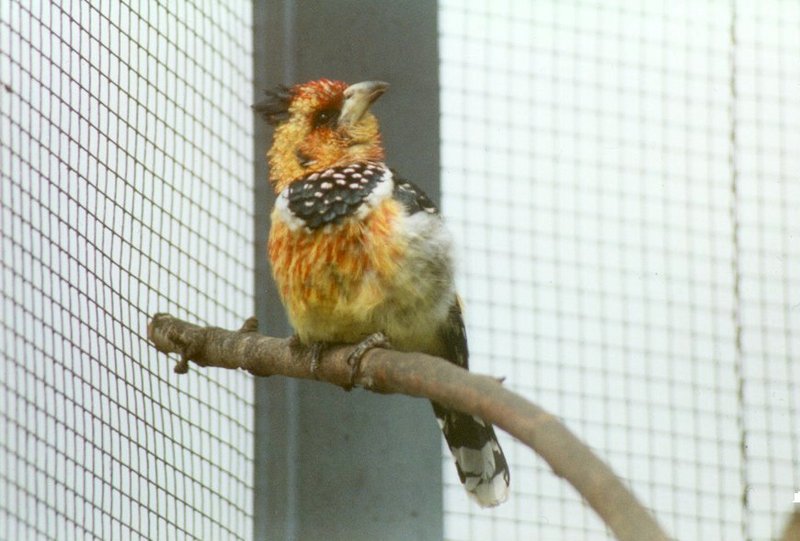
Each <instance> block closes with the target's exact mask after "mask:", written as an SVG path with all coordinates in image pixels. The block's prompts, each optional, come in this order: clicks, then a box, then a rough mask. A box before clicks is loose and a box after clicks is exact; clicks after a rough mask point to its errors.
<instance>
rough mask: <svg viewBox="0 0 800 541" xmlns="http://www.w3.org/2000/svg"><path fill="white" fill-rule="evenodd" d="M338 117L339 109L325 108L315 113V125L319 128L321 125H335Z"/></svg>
mask: <svg viewBox="0 0 800 541" xmlns="http://www.w3.org/2000/svg"><path fill="white" fill-rule="evenodd" d="M338 118H339V110H338V109H323V110H322V111H320V112H318V113H317V114H316V115H314V127H315V128H319V127H320V126H325V125H333V123H335V122H336V120H337V119H338Z"/></svg>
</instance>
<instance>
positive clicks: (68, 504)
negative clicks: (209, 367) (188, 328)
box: [0, 0, 253, 539]
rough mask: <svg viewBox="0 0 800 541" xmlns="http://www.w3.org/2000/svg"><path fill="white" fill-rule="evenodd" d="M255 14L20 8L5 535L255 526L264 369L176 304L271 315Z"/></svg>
mask: <svg viewBox="0 0 800 541" xmlns="http://www.w3.org/2000/svg"><path fill="white" fill-rule="evenodd" d="M250 10H251V7H250V5H249V4H247V3H245V2H239V3H236V2H211V1H207V2H200V3H195V2H166V3H163V2H157V1H145V0H142V1H135V0H134V1H133V2H117V1H107V0H106V1H102V2H90V1H81V0H72V1H64V2H52V3H51V2H46V1H35V0H33V1H32V0H24V1H16V0H6V1H4V2H0V83H2V86H1V87H0V98H1V99H2V115H1V116H0V129H1V130H2V135H1V136H0V162H1V163H2V187H1V190H2V191H1V192H0V193H1V194H2V200H1V201H0V212H1V213H2V214H1V215H0V216H1V217H0V220H1V221H0V228H1V229H2V234H1V235H0V242H1V243H2V246H0V250H2V263H0V265H1V267H0V268H1V269H2V270H1V271H0V290H1V291H2V297H1V299H2V300H0V307H2V322H0V357H1V358H2V376H1V377H0V537H2V538H3V539H39V538H41V539H44V538H51V539H56V538H57V539H78V538H79V539H83V538H90V537H91V538H99V539H132V538H146V539H182V538H196V539H249V538H250V537H251V533H250V532H251V530H252V525H251V500H252V495H251V492H252V481H251V478H252V456H251V454H252V451H251V448H252V433H251V426H252V398H251V381H250V379H249V378H248V377H246V376H245V375H243V374H237V373H229V372H225V371H214V372H213V373H211V372H208V373H205V372H202V371H192V372H190V374H189V375H188V376H182V377H178V376H177V375H175V374H173V373H172V369H171V366H170V364H169V363H168V362H167V361H166V359H165V357H164V356H163V355H161V354H157V353H156V352H155V350H154V349H153V348H152V347H150V346H148V345H147V341H146V324H147V321H148V317H149V316H150V315H152V314H153V313H155V312H158V311H168V312H170V313H173V314H174V315H177V316H179V317H186V318H188V319H190V320H197V321H213V322H214V323H215V324H219V325H227V326H234V327H235V326H236V325H237V324H238V323H239V318H240V317H241V316H246V315H249V314H250V313H251V311H252V267H253V265H252V252H253V250H252V242H251V240H252V211H251V199H252V195H251V193H252V192H251V189H252V180H251V179H252V171H253V156H252V116H251V113H250V110H249V107H248V105H249V103H250V98H251V88H252V87H251V83H252V76H251V70H252V67H251V66H252V57H251V50H252V43H251V42H252V30H251V26H252V24H251V11H250Z"/></svg>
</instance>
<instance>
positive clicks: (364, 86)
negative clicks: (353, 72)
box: [339, 81, 389, 126]
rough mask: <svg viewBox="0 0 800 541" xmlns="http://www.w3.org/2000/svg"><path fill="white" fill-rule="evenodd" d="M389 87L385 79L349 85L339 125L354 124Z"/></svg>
mask: <svg viewBox="0 0 800 541" xmlns="http://www.w3.org/2000/svg"><path fill="white" fill-rule="evenodd" d="M388 88H389V83H384V82H383V81H363V82H361V83H356V84H354V85H350V86H348V87H347V88H346V89H345V91H344V104H343V105H342V112H341V114H340V115H339V125H350V126H352V125H353V124H355V123H356V122H358V121H359V120H361V117H362V116H364V113H366V112H367V109H369V106H370V105H372V104H373V103H374V102H375V100H377V99H378V98H380V97H381V95H382V94H383V93H384V92H386V89H388Z"/></svg>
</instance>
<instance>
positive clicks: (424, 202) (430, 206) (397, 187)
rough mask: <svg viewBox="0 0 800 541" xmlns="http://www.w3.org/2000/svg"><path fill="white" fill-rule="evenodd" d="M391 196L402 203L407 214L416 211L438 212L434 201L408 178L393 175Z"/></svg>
mask: <svg viewBox="0 0 800 541" xmlns="http://www.w3.org/2000/svg"><path fill="white" fill-rule="evenodd" d="M392 197H393V198H394V199H395V200H397V201H399V202H400V203H402V205H403V206H404V207H405V209H406V212H408V214H416V213H417V212H427V213H429V214H439V209H438V208H436V205H435V204H434V202H433V201H431V200H430V198H428V196H427V195H426V194H425V192H423V191H422V190H421V189H420V187H419V186H417V185H416V184H414V183H413V182H411V181H410V180H406V179H404V178H397V177H395V179H394V191H393V192H392Z"/></svg>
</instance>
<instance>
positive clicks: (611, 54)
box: [439, 0, 800, 540]
mask: <svg viewBox="0 0 800 541" xmlns="http://www.w3.org/2000/svg"><path fill="white" fill-rule="evenodd" d="M734 14H735V22H734ZM439 25H440V30H441V35H440V46H441V59H442V64H441V72H440V76H441V85H442V94H441V100H442V102H441V107H442V138H443V141H442V175H443V177H442V182H443V186H442V193H443V202H444V211H445V215H446V217H447V218H448V220H449V224H450V227H451V228H452V229H453V230H454V231H455V233H456V236H457V239H458V247H459V256H460V274H459V283H460V287H461V290H462V293H463V295H464V297H465V302H466V306H467V312H466V314H467V324H468V332H469V337H470V345H471V349H472V359H471V365H472V367H473V369H474V370H477V371H481V372H491V373H492V374H494V375H504V376H507V378H508V379H507V385H509V386H511V387H512V388H514V389H516V390H518V391H520V392H522V393H523V394H524V395H526V396H528V397H529V398H531V399H532V400H534V401H535V402H537V403H539V404H541V405H543V406H544V407H546V408H547V409H549V410H550V411H552V412H554V413H556V414H557V415H559V416H561V417H562V418H563V419H564V420H565V422H566V423H567V424H568V426H569V427H571V428H572V429H573V430H574V431H575V432H576V433H577V434H578V435H579V436H580V437H581V438H582V439H584V441H586V442H587V443H588V444H589V445H591V446H593V447H594V449H596V451H597V452H598V453H599V454H600V455H601V456H602V457H603V458H604V459H606V460H607V461H608V462H609V463H610V464H611V466H612V467H613V469H614V470H615V471H616V472H618V473H619V474H620V475H621V476H622V477H624V478H625V479H626V480H627V481H629V483H630V485H631V487H632V488H633V490H634V491H635V492H636V494H638V495H639V496H640V497H641V499H642V501H643V502H644V503H645V504H646V505H647V506H649V507H651V508H652V509H653V511H654V513H655V514H656V516H657V517H658V519H659V520H660V521H661V522H662V523H663V524H664V525H665V527H666V528H667V529H668V530H669V532H671V534H672V535H674V536H676V538H679V539H687V540H689V539H698V540H704V539H742V538H748V539H770V538H771V537H773V536H775V535H777V533H778V532H779V531H780V530H781V528H782V526H783V523H784V520H785V516H786V514H787V513H788V512H789V511H790V510H791V508H792V495H793V493H794V492H795V491H798V490H800V359H799V358H798V354H799V353H800V309H798V302H800V219H798V217H797V216H798V215H797V212H796V209H797V208H800V207H799V206H798V203H799V202H800V184H798V172H800V168H799V167H798V165H800V163H799V161H798V157H797V152H796V149H797V148H800V146H799V145H800V97H798V93H797V90H798V86H797V84H798V80H800V64H799V63H798V62H797V59H798V58H800V56H799V53H800V37H799V34H800V31H799V30H798V29H800V6H799V5H798V4H796V3H793V2H779V1H770V2H760V3H751V2H740V3H736V5H735V6H733V5H731V4H730V3H728V2H699V3H698V2H670V3H666V4H664V3H661V2H626V1H617V2H610V3H609V2H577V1H576V2H572V1H570V2H556V1H552V2H528V1H525V0H518V1H515V0H506V1H492V2H487V1H470V2H461V1H454V0H443V1H442V2H441V3H440V21H439ZM732 25H733V27H734V29H735V31H734V33H733V36H734V37H732V33H731V28H732ZM504 446H505V447H506V450H507V453H508V454H509V455H510V458H511V461H512V466H511V467H512V487H513V494H512V496H511V499H510V501H509V503H507V504H505V505H504V506H501V507H499V508H498V509H496V510H492V511H481V510H479V509H477V508H476V507H475V506H474V505H472V504H471V503H469V502H468V501H467V499H466V498H465V497H464V494H463V490H462V489H461V488H460V483H458V479H457V478H456V477H455V475H454V472H453V468H452V466H451V464H450V459H449V457H447V454H446V453H445V459H444V472H445V476H446V477H445V478H446V494H445V512H446V517H445V532H446V535H447V538H448V539H453V540H456V539H457V540H461V539H476V540H477V539H504V540H514V539H539V540H561V539H605V538H607V537H608V534H607V532H606V531H605V528H604V527H603V525H602V524H601V523H600V521H599V520H598V519H597V518H596V517H595V516H594V514H593V513H592V512H591V511H590V510H588V509H587V508H586V507H585V506H584V505H583V503H582V502H581V500H580V498H579V496H578V495H577V494H576V493H575V492H574V490H572V488H571V487H569V486H568V485H566V484H565V483H564V482H562V481H561V480H560V479H557V478H556V477H555V476H554V475H553V474H552V473H551V472H550V471H549V469H548V468H547V466H546V465H545V464H544V463H543V462H542V461H541V460H539V459H538V458H536V457H535V456H533V454H532V452H531V451H529V450H527V449H525V448H523V447H521V446H519V445H517V444H515V443H514V442H512V441H510V440H509V439H508V438H506V439H505V440H504ZM745 491H746V492H747V494H748V502H747V505H746V506H744V505H742V495H743V493H744V492H745Z"/></svg>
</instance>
